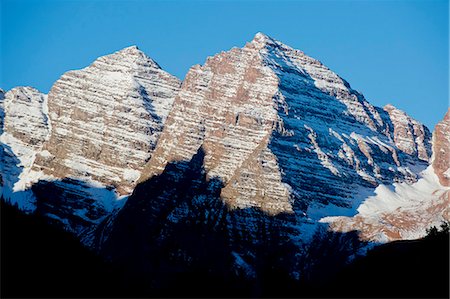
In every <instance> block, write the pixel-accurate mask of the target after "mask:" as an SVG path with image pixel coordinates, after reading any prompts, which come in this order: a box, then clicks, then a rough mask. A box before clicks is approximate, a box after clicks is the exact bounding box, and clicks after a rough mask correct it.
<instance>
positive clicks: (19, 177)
mask: <svg viewBox="0 0 450 299" xmlns="http://www.w3.org/2000/svg"><path fill="white" fill-rule="evenodd" d="M2 106H3V112H2V116H3V117H2V125H3V126H2V135H1V136H0V141H1V147H2V150H1V154H0V159H1V162H2V163H1V164H0V169H1V173H2V174H1V176H2V183H3V184H2V186H1V193H2V195H3V197H4V198H5V199H6V200H8V201H10V202H12V203H14V204H17V205H18V206H19V207H20V208H21V209H22V210H24V211H26V212H32V211H34V210H35V209H36V203H35V200H34V196H33V194H32V192H31V190H30V189H29V188H30V187H31V182H33V180H34V179H35V175H34V173H32V171H31V168H32V166H33V163H34V160H35V158H36V154H37V153H38V152H40V151H41V149H42V146H43V144H44V142H45V141H46V140H47V139H48V135H49V132H50V129H49V121H48V115H47V113H48V110H47V109H48V108H47V96H46V95H45V94H42V93H41V92H39V91H38V90H36V89H34V88H31V87H16V88H13V89H11V90H10V91H8V92H6V93H5V95H4V100H3V103H2Z"/></svg>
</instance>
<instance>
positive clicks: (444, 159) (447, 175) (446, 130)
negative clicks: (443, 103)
mask: <svg viewBox="0 0 450 299" xmlns="http://www.w3.org/2000/svg"><path fill="white" fill-rule="evenodd" d="M433 154H434V157H433V158H434V159H433V168H434V171H435V173H436V175H437V176H438V177H439V182H440V183H441V184H442V185H443V186H447V187H450V109H448V110H447V113H446V114H445V116H444V119H443V120H442V121H441V122H439V123H438V124H437V125H436V127H435V128H434V133H433Z"/></svg>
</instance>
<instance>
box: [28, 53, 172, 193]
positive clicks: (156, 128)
mask: <svg viewBox="0 0 450 299" xmlns="http://www.w3.org/2000/svg"><path fill="white" fill-rule="evenodd" d="M179 86H180V82H179V80H178V79H177V78H175V77H173V76H171V75H169V74H168V73H166V72H164V71H163V70H161V68H160V67H159V66H158V64H156V62H154V61H153V60H152V59H150V58H149V57H147V56H146V55H145V54H144V53H142V52H141V51H139V50H138V49H137V48H136V47H129V48H126V49H123V50H121V51H119V52H116V53H114V54H112V55H108V56H104V57H101V58H99V59H97V60H96V61H95V62H94V63H93V64H92V65H90V66H89V67H87V68H85V69H83V70H79V71H71V72H68V73H66V74H64V75H63V76H62V77H61V78H60V79H59V80H58V81H56V83H55V84H54V85H53V87H52V89H51V91H50V93H49V95H48V98H49V100H48V102H49V117H50V120H51V123H52V134H51V136H50V139H49V140H48V142H46V143H45V146H44V148H43V152H42V154H40V155H39V156H38V157H37V160H36V169H39V170H41V171H43V173H44V174H48V175H51V176H54V177H56V178H63V177H77V178H87V179H92V180H95V181H98V182H101V183H103V184H105V185H110V186H113V187H115V188H116V189H117V190H118V192H119V193H120V194H121V195H124V194H129V193H131V191H132V190H133V187H134V184H135V182H136V181H137V179H138V178H139V176H140V169H141V167H142V166H143V164H144V163H146V162H147V161H148V160H149V159H150V156H151V153H152V151H153V149H154V147H155V145H156V141H157V140H158V137H159V132H160V131H161V130H162V127H163V124H164V122H165V120H166V117H167V114H168V113H169V110H170V108H171V107H172V103H173V99H174V97H175V93H176V92H177V91H178V88H179Z"/></svg>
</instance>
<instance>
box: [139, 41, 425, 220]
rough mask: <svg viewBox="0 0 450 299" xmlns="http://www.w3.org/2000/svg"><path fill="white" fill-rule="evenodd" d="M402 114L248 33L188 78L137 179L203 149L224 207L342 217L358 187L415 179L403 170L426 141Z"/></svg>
mask: <svg viewBox="0 0 450 299" xmlns="http://www.w3.org/2000/svg"><path fill="white" fill-rule="evenodd" d="M388 111H390V110H388ZM404 115H405V114H404V113H403V112H401V111H399V110H396V109H395V112H392V114H389V113H387V112H386V111H384V110H382V109H379V108H376V107H374V106H372V105H371V104H370V103H368V102H367V101H366V100H365V99H364V97H363V96H362V95H361V94H359V93H358V92H357V91H355V90H353V89H352V88H351V87H350V85H349V84H348V83H347V82H346V81H344V80H343V79H341V78H340V77H339V76H338V75H336V74H335V73H333V72H332V71H331V70H329V69H328V68H327V67H325V66H324V65H323V64H321V63H320V62H319V61H317V60H315V59H313V58H310V57H308V56H306V55H305V54H304V53H303V52H301V51H298V50H294V49H292V48H290V47H288V46H286V45H284V44H282V43H280V42H278V41H275V40H273V39H271V38H269V37H267V36H265V35H263V34H257V35H256V36H255V38H254V40H253V41H252V42H250V43H248V44H247V45H246V46H245V47H244V48H242V49H238V48H233V49H232V50H230V51H229V52H223V53H220V54H218V55H216V56H214V57H211V58H208V60H207V61H206V63H205V65H203V66H194V67H193V68H192V69H191V70H190V71H189V73H188V74H187V76H186V79H185V81H184V83H183V86H182V88H181V91H180V93H179V94H178V96H177V97H176V99H175V105H174V108H173V110H172V111H171V114H170V115H169V117H168V121H167V123H166V127H165V128H164V131H163V133H162V135H161V139H160V142H159V144H158V147H157V149H156V151H155V154H154V156H153V158H152V159H151V161H150V163H149V164H148V165H147V167H146V170H145V175H144V176H143V179H142V180H144V179H145V178H150V177H151V176H152V175H155V174H158V173H160V172H161V171H162V170H163V169H164V166H165V165H166V163H167V162H170V161H177V160H189V159H190V158H191V157H192V156H193V155H194V154H195V152H196V151H197V150H198V148H199V147H200V146H203V148H204V150H205V170H206V172H207V174H208V177H210V178H213V177H217V178H220V180H221V181H222V182H223V184H224V188H223V189H222V192H221V196H222V198H223V200H224V201H225V202H227V204H228V205H229V206H230V208H247V207H257V208H260V209H262V210H263V211H266V212H268V213H270V214H277V213H280V212H294V213H298V214H299V217H301V218H303V217H304V215H303V214H302V213H306V218H305V219H307V218H310V217H312V218H316V217H318V216H319V215H318V214H317V213H319V214H320V213H321V212H319V211H324V210H325V209H324V208H325V207H326V206H332V207H336V208H341V207H343V208H344V209H345V208H350V209H351V208H352V206H354V204H355V200H354V198H355V196H356V195H357V193H356V192H355V191H358V192H359V191H360V190H359V189H360V187H371V186H373V187H374V186H376V185H377V184H379V183H383V182H384V183H388V182H392V181H408V182H414V181H416V180H417V176H416V174H415V173H414V172H413V171H411V169H410V168H409V167H408V166H409V165H411V164H414V165H416V166H417V165H418V166H419V167H420V165H422V168H425V166H426V162H422V161H421V160H425V161H427V160H428V156H429V152H430V147H431V144H430V134H429V132H428V130H427V129H426V128H425V127H424V126H423V125H421V124H419V123H418V122H416V121H414V120H411V119H410V118H406V120H404V119H403V118H402V117H401V116H404ZM405 117H406V116H405ZM410 123H411V125H410ZM404 126H407V129H408V130H406V133H404V132H403V131H405V130H404V129H403V127H404ZM409 126H411V127H412V129H410V128H409ZM408 142H410V143H411V142H412V143H413V144H414V146H415V147H414V150H410V148H409V147H407V143H408ZM408 144H409V143H408ZM324 188H326V189H327V192H323V190H324ZM313 214H314V215H313ZM316 214H317V215H316Z"/></svg>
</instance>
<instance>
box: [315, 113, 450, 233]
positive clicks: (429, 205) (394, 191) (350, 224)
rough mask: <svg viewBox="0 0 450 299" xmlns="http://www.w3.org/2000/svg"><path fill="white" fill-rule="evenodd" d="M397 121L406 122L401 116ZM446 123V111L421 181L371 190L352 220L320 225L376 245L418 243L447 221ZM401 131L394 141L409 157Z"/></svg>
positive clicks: (333, 220)
mask: <svg viewBox="0 0 450 299" xmlns="http://www.w3.org/2000/svg"><path fill="white" fill-rule="evenodd" d="M390 110H391V112H390V113H392V112H393V111H392V109H390ZM394 113H398V112H394ZM401 118H402V119H404V120H406V119H407V117H405V115H401ZM449 121H450V117H449V112H448V111H447V114H446V115H445V117H444V119H443V120H442V121H441V122H439V123H438V124H437V125H436V127H435V130H434V133H433V156H432V157H431V159H432V164H431V165H430V166H429V167H428V168H427V169H426V170H424V171H423V172H422V173H421V174H420V175H421V178H420V179H419V180H418V181H417V182H416V183H414V184H406V183H394V184H392V185H380V186H378V187H377V188H376V189H375V195H373V196H369V197H368V198H367V199H366V200H365V201H364V202H363V203H362V204H361V205H360V206H359V207H358V209H357V211H358V213H357V214H356V215H355V216H354V217H325V218H323V219H322V220H321V221H322V222H327V223H330V226H331V228H332V229H333V230H335V231H338V232H348V231H352V230H358V231H360V236H361V237H362V238H363V239H365V240H371V241H376V242H387V241H393V240H404V239H418V238H421V237H423V236H424V235H425V233H426V229H427V228H429V227H431V226H439V224H440V223H441V222H442V221H449V220H450V188H449V187H450V184H449V183H448V176H447V173H446V172H448V169H449V168H450V158H449V153H448V149H449V148H450V142H449V140H450V138H449V136H450V125H449ZM404 123H405V122H404ZM408 123H411V121H408ZM397 127H401V126H397ZM410 128H412V127H410ZM401 131H402V132H403V137H398V138H397V140H402V142H403V146H405V149H409V150H410V151H411V152H412V153H413V152H414V145H413V144H412V143H411V141H412V140H411V138H409V139H410V141H408V140H407V139H408V138H404V136H408V135H409V136H411V131H409V133H408V129H407V127H405V126H403V127H402V129H401ZM416 152H418V151H416Z"/></svg>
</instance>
